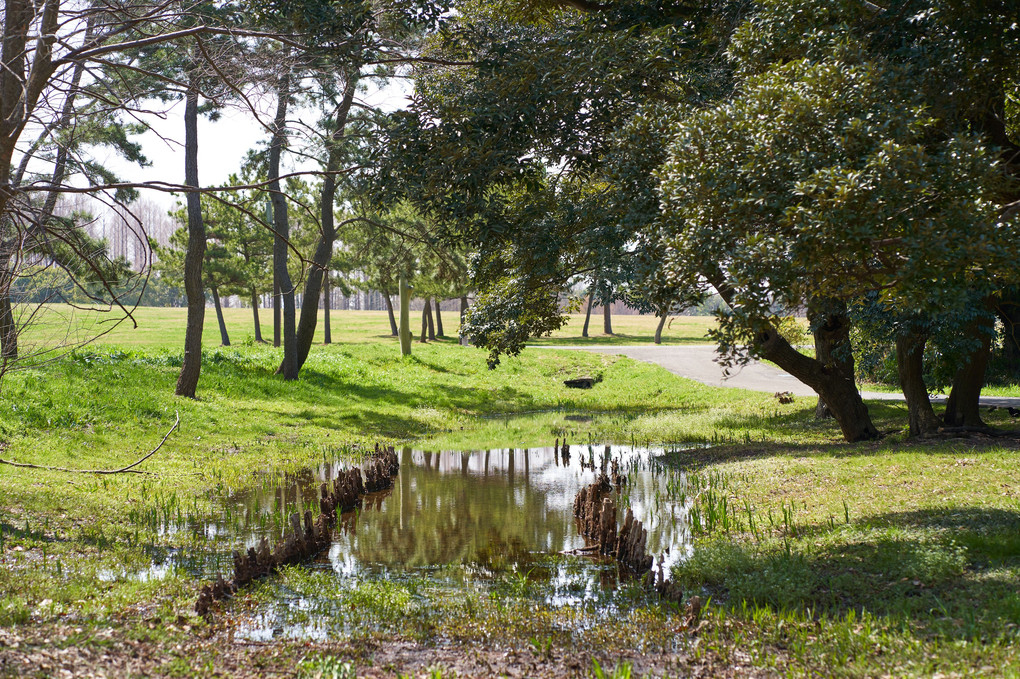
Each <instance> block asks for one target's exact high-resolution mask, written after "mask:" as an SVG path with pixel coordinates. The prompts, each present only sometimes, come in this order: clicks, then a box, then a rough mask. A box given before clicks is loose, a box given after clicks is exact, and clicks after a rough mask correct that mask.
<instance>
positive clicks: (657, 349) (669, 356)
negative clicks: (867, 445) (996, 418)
mask: <svg viewBox="0 0 1020 679" xmlns="http://www.w3.org/2000/svg"><path fill="white" fill-rule="evenodd" d="M530 348H532V349H572V350H579V351H591V352H594V353H598V354H611V355H621V356H627V357H628V358H633V359H636V360H638V361H644V362H646V363H654V364H655V365H660V366H662V367H663V368H665V369H666V370H668V371H670V372H671V373H673V374H674V375H679V376H680V377H686V378H688V379H692V380H695V381H697V382H701V383H702V384H709V385H711V386H713V387H737V388H739V389H750V390H751V391H766V392H770V393H776V392H782V391H789V392H792V393H793V394H794V395H795V396H804V397H812V396H816V394H815V392H814V390H813V389H812V388H811V387H809V386H807V385H806V384H804V383H803V382H801V381H800V380H798V379H797V378H796V377H794V376H793V375H790V374H789V373H787V372H785V371H783V370H780V369H779V368H777V367H775V366H774V365H770V364H768V363H762V362H761V361H753V362H751V363H749V364H748V365H746V366H743V367H736V368H733V369H732V370H731V372H730V374H729V375H727V374H725V373H724V372H723V367H722V366H720V365H719V364H718V363H716V362H715V360H714V359H715V357H716V353H715V347H714V346H712V345H693V346H692V345H687V346H655V345H653V346H648V345H637V346H619V345H617V346H613V345H609V346H598V345H588V346H581V345H578V346H555V345H553V346H531V347H530ZM861 396H862V397H864V398H866V399H877V400H883V401H902V400H903V394H900V393H889V392H881V391H862V392H861ZM943 400H945V397H944V396H935V397H933V398H932V401H933V402H936V403H938V402H941V401H943ZM981 405H983V406H992V405H994V406H999V407H1006V406H1013V407H1020V397H1001V396H982V397H981Z"/></svg>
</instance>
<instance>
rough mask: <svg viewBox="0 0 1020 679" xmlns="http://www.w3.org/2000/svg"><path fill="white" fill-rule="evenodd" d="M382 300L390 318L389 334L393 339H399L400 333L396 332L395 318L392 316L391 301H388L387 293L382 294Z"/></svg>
mask: <svg viewBox="0 0 1020 679" xmlns="http://www.w3.org/2000/svg"><path fill="white" fill-rule="evenodd" d="M383 299H384V300H386V312H387V314H388V315H389V317H390V334H391V335H393V336H394V337H399V336H400V333H399V331H398V330H397V318H396V316H394V315H393V300H392V299H390V295H389V293H388V292H384V293H383Z"/></svg>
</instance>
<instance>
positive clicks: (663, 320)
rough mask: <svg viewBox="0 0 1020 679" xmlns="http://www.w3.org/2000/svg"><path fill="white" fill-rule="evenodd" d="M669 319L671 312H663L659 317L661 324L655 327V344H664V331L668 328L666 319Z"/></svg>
mask: <svg viewBox="0 0 1020 679" xmlns="http://www.w3.org/2000/svg"><path fill="white" fill-rule="evenodd" d="M667 318H669V312H667V311H663V312H662V314H661V315H660V316H659V324H658V325H657V326H655V343H656V344H662V329H663V328H664V327H666V319H667Z"/></svg>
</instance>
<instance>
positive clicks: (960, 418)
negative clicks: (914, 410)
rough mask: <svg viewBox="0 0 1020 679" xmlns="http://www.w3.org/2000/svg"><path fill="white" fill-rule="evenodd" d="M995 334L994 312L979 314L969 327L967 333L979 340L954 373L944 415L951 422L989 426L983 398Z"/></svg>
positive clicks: (952, 424) (975, 340)
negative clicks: (992, 314)
mask: <svg viewBox="0 0 1020 679" xmlns="http://www.w3.org/2000/svg"><path fill="white" fill-rule="evenodd" d="M993 334H995V317H994V316H983V317H979V318H977V319H975V320H974V321H973V322H972V323H971V324H970V325H969V327H968V328H967V335H968V336H969V337H971V338H972V339H973V341H974V342H975V343H976V344H975V346H974V350H973V351H972V352H971V353H970V355H969V356H967V358H966V359H964V361H963V363H962V364H961V365H960V368H959V369H958V370H957V371H956V375H955V376H954V377H953V388H952V389H951V390H950V392H949V399H948V400H947V401H946V412H945V414H944V415H943V417H942V421H943V422H945V423H946V424H948V425H950V426H965V427H984V426H986V425H985V423H984V420H982V419H981V409H980V399H981V388H982V387H983V386H984V384H985V369H986V368H987V367H988V355H989V354H990V353H991V349H992V335H993Z"/></svg>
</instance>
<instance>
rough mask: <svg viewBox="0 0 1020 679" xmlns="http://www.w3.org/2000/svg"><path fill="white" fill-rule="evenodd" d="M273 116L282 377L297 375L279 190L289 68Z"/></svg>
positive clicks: (286, 224) (271, 157)
mask: <svg viewBox="0 0 1020 679" xmlns="http://www.w3.org/2000/svg"><path fill="white" fill-rule="evenodd" d="M277 95H278V99H277V102H276V116H275V117H274V119H273V138H272V141H271V142H270V145H269V184H268V189H269V195H270V197H271V200H272V203H273V228H274V229H275V231H276V234H275V237H274V238H273V271H274V272H275V273H276V275H275V278H276V280H277V282H278V283H279V286H280V295H281V297H282V298H283V300H282V301H283V304H282V307H283V309H282V312H283V313H282V316H283V362H282V363H281V364H280V368H279V369H278V370H277V371H276V372H277V373H278V374H282V375H283V379H285V380H296V379H297V376H298V366H299V363H298V351H297V329H296V327H295V325H296V324H295V308H294V284H293V283H292V282H291V279H290V272H288V271H287V247H288V241H289V240H290V221H289V219H288V216H287V199H286V198H285V197H284V195H283V192H282V191H281V190H280V156H281V155H282V154H283V145H284V143H285V142H286V133H287V130H286V125H287V105H288V103H289V101H290V70H289V69H288V70H285V71H284V72H283V74H282V75H281V76H280V81H279V85H278V87H277Z"/></svg>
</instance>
